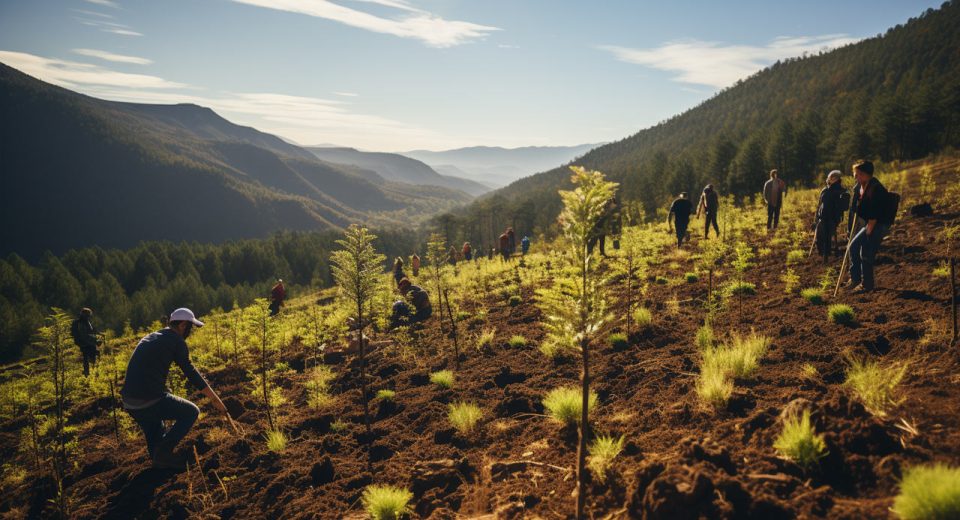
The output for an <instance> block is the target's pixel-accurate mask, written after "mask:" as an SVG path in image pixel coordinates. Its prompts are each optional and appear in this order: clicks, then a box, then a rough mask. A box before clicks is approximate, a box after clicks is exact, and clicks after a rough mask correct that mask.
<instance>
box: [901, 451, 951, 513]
mask: <svg viewBox="0 0 960 520" xmlns="http://www.w3.org/2000/svg"><path fill="white" fill-rule="evenodd" d="M893 512H894V513H896V515H897V516H899V517H900V518H903V519H905V520H920V519H924V520H926V519H930V520H941V519H942V520H946V519H947V518H960V468H951V467H949V466H947V465H946V464H941V463H937V464H934V465H933V466H913V467H911V468H907V470H906V471H905V472H904V474H903V480H902V481H900V494H898V495H897V497H896V498H895V499H893Z"/></svg>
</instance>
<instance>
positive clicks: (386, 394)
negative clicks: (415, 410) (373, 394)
mask: <svg viewBox="0 0 960 520" xmlns="http://www.w3.org/2000/svg"><path fill="white" fill-rule="evenodd" d="M396 396H397V393H396V392H394V391H393V390H389V389H387V388H383V389H381V390H377V399H380V400H383V401H393V398H394V397H396Z"/></svg>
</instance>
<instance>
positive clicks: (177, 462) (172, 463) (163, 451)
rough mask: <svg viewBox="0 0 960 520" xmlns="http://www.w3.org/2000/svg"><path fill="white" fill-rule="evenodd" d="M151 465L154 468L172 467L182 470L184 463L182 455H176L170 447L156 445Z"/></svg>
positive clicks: (184, 466)
mask: <svg viewBox="0 0 960 520" xmlns="http://www.w3.org/2000/svg"><path fill="white" fill-rule="evenodd" d="M153 467H154V468H155V469H173V470H178V471H183V470H184V469H185V468H186V463H185V462H184V460H183V457H180V456H178V455H177V454H176V453H174V452H173V450H171V449H170V448H164V447H160V446H157V449H156V450H155V451H154V453H153Z"/></svg>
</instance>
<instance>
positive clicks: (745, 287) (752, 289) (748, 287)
mask: <svg viewBox="0 0 960 520" xmlns="http://www.w3.org/2000/svg"><path fill="white" fill-rule="evenodd" d="M727 292H729V293H730V295H732V296H737V295H739V294H742V295H744V296H752V295H754V294H757V286H756V285H754V284H752V283H750V282H744V281H742V280H741V281H735V282H731V283H730V285H728V286H727Z"/></svg>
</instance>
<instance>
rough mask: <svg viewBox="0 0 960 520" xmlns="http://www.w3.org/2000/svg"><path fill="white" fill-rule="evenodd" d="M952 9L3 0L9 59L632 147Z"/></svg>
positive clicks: (316, 132) (261, 98)
mask: <svg viewBox="0 0 960 520" xmlns="http://www.w3.org/2000/svg"><path fill="white" fill-rule="evenodd" d="M939 3H940V2H939V1H938V2H927V1H916V0H850V1H841V2H838V1H836V0H830V1H821V0H807V1H804V2H770V1H750V2H716V1H699V2H686V1H670V2H667V1H663V0H660V1H646V0H604V1H594V2H588V1H582V2H573V1H561V0H471V1H466V0H0V62H2V63H5V64H7V65H9V66H12V67H15V68H17V69H19V70H21V71H23V72H26V73H28V74H30V75H32V76H35V77H38V78H40V79H42V80H44V81H48V82H50V83H54V84H57V85H60V86H63V87H66V88H69V89H71V90H75V91H78V92H82V93H84V94H89V95H92V96H96V97H100V98H104V99H111V100H118V101H131V102H142V103H164V104H168V103H196V104H199V105H203V106H208V107H210V108H213V109H214V110H215V111H217V113H219V114H220V115H222V116H224V117H226V118H227V119H229V120H231V121H233V122H235V123H238V124H243V125H247V126H253V127H255V128H257V129H259V130H262V131H265V132H270V133H273V134H277V135H279V136H281V137H283V138H285V139H287V140H290V141H292V142H296V143H299V144H302V145H320V144H327V145H329V144H332V145H340V146H352V147H355V148H359V149H363V150H373V151H390V152H392V151H408V150H414V149H428V150H444V149H450V148H458V147H465V146H504V147H519V146H559V145H576V144H584V143H601V142H608V141H614V140H618V139H622V138H624V137H627V136H629V135H631V134H633V133H636V132H637V131H639V130H641V129H643V128H646V127H649V126H652V125H655V124H656V123H658V122H660V121H662V120H665V119H668V118H670V117H672V116H674V115H676V114H678V113H680V112H682V111H684V110H686V109H689V108H691V107H693V106H696V105H697V104H699V103H700V102H702V101H703V100H705V99H707V98H709V97H711V96H712V95H714V94H716V93H717V92H719V91H720V90H722V89H723V88H725V87H727V86H730V85H732V84H734V83H735V82H736V81H737V80H738V79H741V78H745V77H747V76H749V75H750V74H753V73H754V72H756V71H758V70H761V69H762V68H763V67H765V66H767V65H770V64H772V63H774V62H775V61H777V60H778V59H783V58H788V57H794V56H800V55H802V54H804V53H817V52H819V51H821V50H824V49H830V48H835V47H838V46H842V45H846V44H849V43H853V42H856V41H858V40H860V39H863V38H869V37H872V36H876V35H878V34H881V33H883V32H885V31H886V30H887V29H888V28H889V27H892V26H894V25H897V24H902V23H905V22H906V21H907V19H909V18H911V17H915V16H918V15H919V14H920V13H922V12H923V11H924V10H926V9H927V8H930V7H934V8H936V7H937V6H938V5H939Z"/></svg>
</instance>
